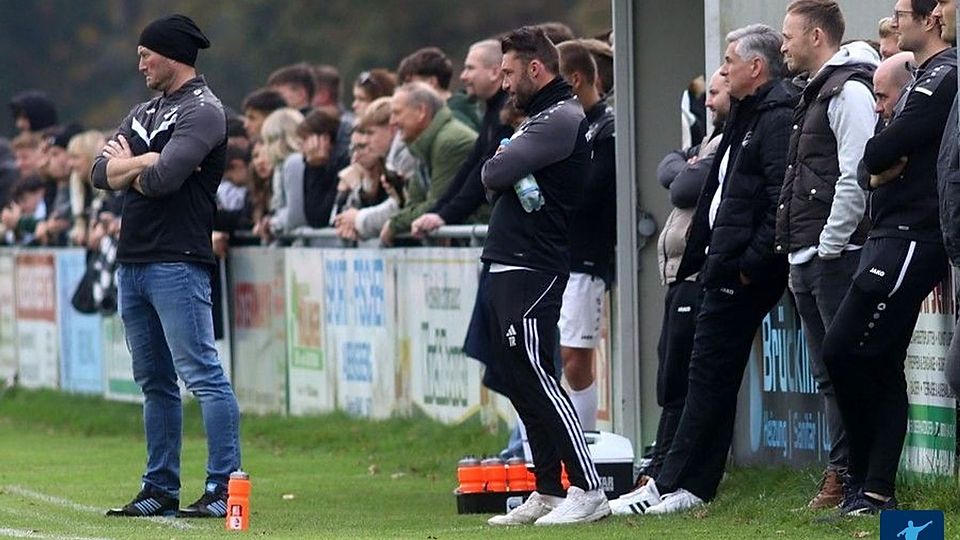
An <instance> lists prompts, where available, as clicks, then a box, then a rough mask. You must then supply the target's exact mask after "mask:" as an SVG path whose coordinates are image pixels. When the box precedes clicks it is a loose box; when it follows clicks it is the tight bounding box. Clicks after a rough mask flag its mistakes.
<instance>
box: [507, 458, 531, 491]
mask: <svg viewBox="0 0 960 540" xmlns="http://www.w3.org/2000/svg"><path fill="white" fill-rule="evenodd" d="M507 489H509V490H510V491H533V488H532V487H530V483H529V482H528V481H527V462H526V461H525V460H524V459H523V458H522V457H512V458H510V459H508V460H507Z"/></svg>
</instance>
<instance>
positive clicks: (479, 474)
mask: <svg viewBox="0 0 960 540" xmlns="http://www.w3.org/2000/svg"><path fill="white" fill-rule="evenodd" d="M457 480H459V482H460V487H459V490H460V493H482V492H483V483H484V481H483V467H482V466H481V465H480V460H479V459H477V458H475V457H473V456H466V457H464V458H463V459H461V460H460V461H459V462H458V463H457Z"/></svg>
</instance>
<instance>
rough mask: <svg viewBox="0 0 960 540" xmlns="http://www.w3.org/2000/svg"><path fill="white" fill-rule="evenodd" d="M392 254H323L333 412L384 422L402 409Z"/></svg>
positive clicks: (340, 251)
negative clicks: (334, 400) (333, 385)
mask: <svg viewBox="0 0 960 540" xmlns="http://www.w3.org/2000/svg"><path fill="white" fill-rule="evenodd" d="M395 279H396V277H395V275H394V264H393V254H392V253H390V252H384V251H382V250H373V249H354V250H343V249H328V250H324V253H323V281H324V302H323V307H324V318H323V324H324V326H325V328H326V334H325V337H326V350H327V351H328V352H329V354H330V358H329V361H330V363H331V365H333V366H336V369H337V383H336V395H337V408H338V409H341V410H344V411H346V412H348V413H350V414H354V415H357V416H365V417H371V418H387V417H389V416H391V415H392V414H393V413H394V412H396V411H397V410H398V409H399V408H400V407H402V405H401V403H402V398H401V396H399V395H398V393H397V392H398V388H399V387H398V384H397V380H398V376H397V373H396V368H395V366H396V365H397V363H396V356H397V348H396V345H395V343H394V339H395V334H396V332H395V330H394V329H395V327H396V324H395V323H396V314H395V313H396V307H395V304H394V302H395V300H396V294H395V292H394V286H395Z"/></svg>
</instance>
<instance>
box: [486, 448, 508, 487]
mask: <svg viewBox="0 0 960 540" xmlns="http://www.w3.org/2000/svg"><path fill="white" fill-rule="evenodd" d="M481 464H482V465H483V480H484V482H486V487H487V491H488V492H491V493H502V492H504V491H506V490H507V469H506V467H504V466H503V460H502V459H500V458H498V457H489V458H487V459H485V460H483V461H482V462H481Z"/></svg>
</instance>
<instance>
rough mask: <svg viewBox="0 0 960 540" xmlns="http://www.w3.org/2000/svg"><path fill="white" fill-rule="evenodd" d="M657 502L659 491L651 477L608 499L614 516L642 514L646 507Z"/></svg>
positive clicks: (658, 500) (658, 502)
mask: <svg viewBox="0 0 960 540" xmlns="http://www.w3.org/2000/svg"><path fill="white" fill-rule="evenodd" d="M658 504H660V492H659V491H658V490H657V483H656V482H655V481H654V480H653V478H651V479H650V480H648V481H647V483H646V484H644V485H642V486H640V487H638V488H637V489H635V490H633V491H631V492H629V493H624V494H623V495H621V496H619V497H617V498H616V499H614V500H612V501H610V511H612V512H613V515H615V516H632V515H634V514H643V513H645V512H646V511H647V508H650V507H651V506H656V505H658Z"/></svg>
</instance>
